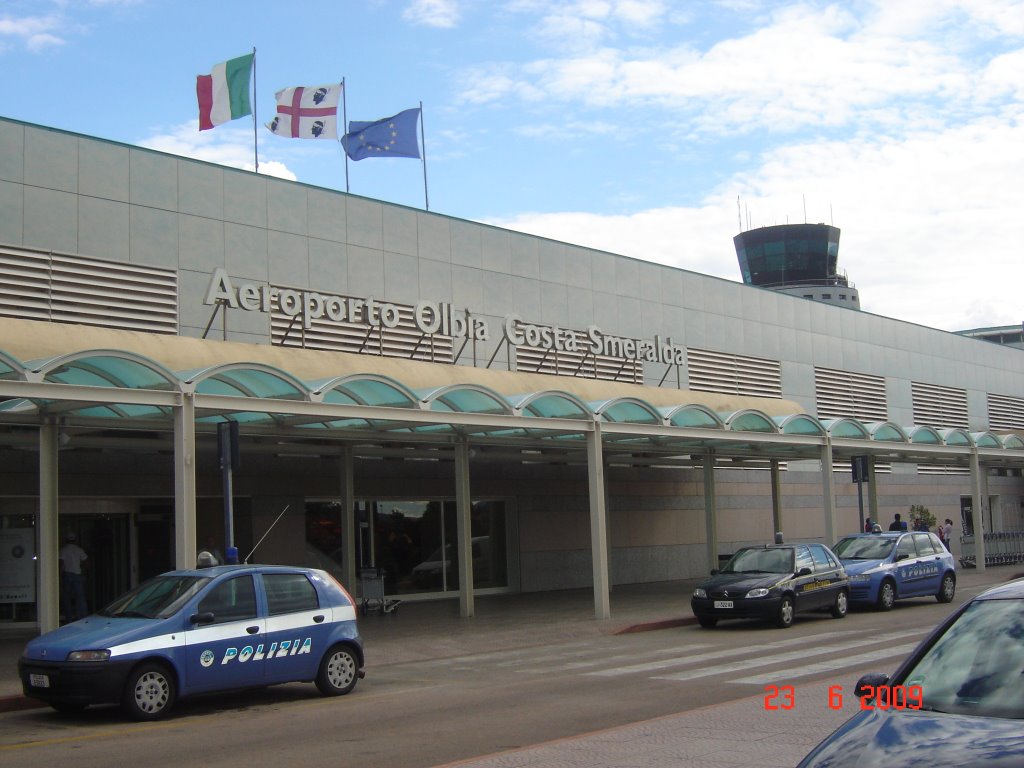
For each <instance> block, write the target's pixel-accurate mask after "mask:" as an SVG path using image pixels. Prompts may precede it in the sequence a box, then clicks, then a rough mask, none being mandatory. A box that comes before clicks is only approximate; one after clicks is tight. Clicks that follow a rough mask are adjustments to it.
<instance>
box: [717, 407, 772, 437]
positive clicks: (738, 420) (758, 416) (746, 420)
mask: <svg viewBox="0 0 1024 768" xmlns="http://www.w3.org/2000/svg"><path fill="white" fill-rule="evenodd" d="M725 426H726V427H727V428H728V429H729V430H731V431H733V432H769V433H778V431H779V430H778V427H776V426H775V422H774V421H772V420H771V419H770V418H769V417H768V416H767V415H766V414H764V413H761V412H760V411H749V410H744V411H736V412H735V413H733V414H731V415H730V416H729V418H727V419H726V420H725Z"/></svg>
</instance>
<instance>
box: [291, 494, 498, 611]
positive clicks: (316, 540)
mask: <svg viewBox="0 0 1024 768" xmlns="http://www.w3.org/2000/svg"><path fill="white" fill-rule="evenodd" d="M341 519H342V518H341V504H340V502H338V501H312V500H311V501H307V502H306V537H307V553H310V554H312V555H313V557H314V558H315V559H316V560H317V561H318V565H319V566H320V567H324V568H327V569H328V570H330V571H332V572H335V573H337V574H339V575H340V574H341V573H342V563H343V554H344V532H343V531H342V527H341ZM508 523H509V520H508V514H507V508H506V502H505V501H504V500H500V499H496V500H480V501H474V502H473V503H472V505H471V524H470V529H471V533H470V535H471V539H472V551H473V555H472V560H473V562H472V564H471V567H472V568H473V588H474V590H486V589H507V588H508V587H509V586H510V579H509V552H508V550H509V535H508ZM355 525H356V531H355V532H354V535H355V537H356V538H355V545H356V546H355V550H356V568H357V570H358V569H360V568H379V569H381V570H382V571H383V578H384V587H385V592H386V593H387V594H389V595H414V594H437V593H442V594H443V593H457V592H458V590H459V568H460V567H462V564H461V563H460V562H459V553H458V544H457V542H458V533H457V531H458V529H457V524H456V509H455V501H454V500H445V499H429V500H401V499H395V500H388V499H372V500H371V499H359V500H357V501H356V509H355Z"/></svg>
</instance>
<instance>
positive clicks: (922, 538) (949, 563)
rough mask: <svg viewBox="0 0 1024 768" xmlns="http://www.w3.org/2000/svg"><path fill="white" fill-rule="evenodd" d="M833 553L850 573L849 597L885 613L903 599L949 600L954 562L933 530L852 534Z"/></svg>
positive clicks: (952, 582)
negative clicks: (928, 598)
mask: <svg viewBox="0 0 1024 768" xmlns="http://www.w3.org/2000/svg"><path fill="white" fill-rule="evenodd" d="M832 551H833V552H835V553H836V555H837V556H838V557H839V559H840V560H841V561H842V563H843V567H844V568H845V569H846V574H847V575H848V576H849V577H850V601H851V602H852V603H854V604H858V603H861V604H867V605H872V606H874V607H876V608H877V609H878V610H880V611H888V610H889V609H890V608H892V606H893V603H894V602H896V600H899V599H902V598H905V597H934V598H935V599H937V600H938V601H939V602H940V603H948V602H950V601H951V600H952V599H953V597H954V596H955V594H956V560H955V558H954V557H953V555H952V554H950V552H949V550H947V549H946V548H945V547H944V546H943V545H942V542H941V541H939V537H938V536H936V535H935V534H934V533H927V532H920V531H909V532H908V531H894V532H889V533H857V534H854V535H852V536H847V537H846V538H844V539H842V540H840V541H839V543H838V544H836V545H835V546H834V547H833V548H832Z"/></svg>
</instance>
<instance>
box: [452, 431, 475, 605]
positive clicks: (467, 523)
mask: <svg viewBox="0 0 1024 768" xmlns="http://www.w3.org/2000/svg"><path fill="white" fill-rule="evenodd" d="M472 508H473V505H472V503H471V497H470V487H469V442H468V441H467V440H466V439H465V438H463V439H461V440H459V442H458V443H456V444H455V517H456V531H457V537H458V549H459V554H458V563H459V616H461V617H462V618H464V619H468V618H470V617H472V616H473V615H474V614H475V608H474V605H473V529H472V526H473V519H472V514H471V513H472Z"/></svg>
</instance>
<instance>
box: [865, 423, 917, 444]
mask: <svg viewBox="0 0 1024 768" xmlns="http://www.w3.org/2000/svg"><path fill="white" fill-rule="evenodd" d="M867 428H868V432H869V433H870V434H871V439H872V440H875V441H876V442H879V443H906V442H909V439H908V438H907V433H906V432H904V431H903V430H902V429H900V428H899V427H898V426H896V425H895V424H893V423H891V422H888V421H882V422H878V423H874V424H868V425H867Z"/></svg>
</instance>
